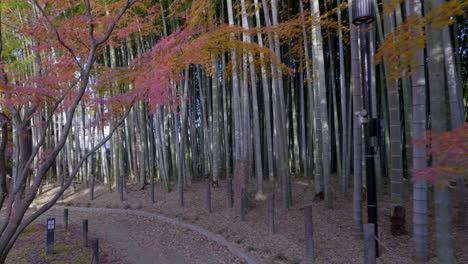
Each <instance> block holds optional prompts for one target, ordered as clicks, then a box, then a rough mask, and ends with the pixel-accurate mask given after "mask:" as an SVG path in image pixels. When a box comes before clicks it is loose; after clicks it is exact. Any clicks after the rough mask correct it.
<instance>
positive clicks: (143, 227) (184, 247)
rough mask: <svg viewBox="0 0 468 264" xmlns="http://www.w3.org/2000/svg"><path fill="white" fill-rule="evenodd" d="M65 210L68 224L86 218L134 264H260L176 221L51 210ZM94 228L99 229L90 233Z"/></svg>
mask: <svg viewBox="0 0 468 264" xmlns="http://www.w3.org/2000/svg"><path fill="white" fill-rule="evenodd" d="M65 208H68V209H69V214H70V216H69V218H70V221H72V222H76V221H77V220H78V219H85V218H88V219H89V222H90V224H89V225H90V227H89V228H90V232H93V231H94V232H97V233H98V234H99V235H104V236H105V237H104V240H109V241H108V242H110V243H111V246H113V247H114V248H115V250H118V251H120V253H123V254H124V255H126V256H127V258H128V259H129V260H130V261H132V262H135V263H136V264H146V263H148V264H192V263H206V264H207V263H213V264H218V263H248V264H261V263H260V262H259V261H258V260H256V259H255V258H253V257H252V256H251V255H249V254H248V253H246V252H244V251H243V250H241V249H239V248H238V247H237V246H236V245H234V244H233V243H231V242H229V241H227V240H226V239H224V238H223V237H221V236H219V235H216V234H214V233H212V232H210V231H208V230H206V229H203V228H201V227H199V226H196V225H192V224H188V223H184V222H182V221H180V220H177V219H172V218H169V217H166V216H162V215H159V214H155V213H149V212H145V211H139V210H123V209H112V208H83V207H68V206H54V207H53V209H52V210H63V209H65ZM47 214H48V213H46V214H45V215H47ZM119 215H126V216H127V217H124V218H122V217H119ZM148 220H157V221H159V223H157V222H156V223H155V221H148ZM96 227H98V229H100V230H93V228H96ZM174 227H178V228H174ZM135 230H136V231H135ZM100 231H101V232H100ZM200 235H202V236H200ZM213 242H215V243H213ZM100 244H101V243H100ZM161 252H163V253H161ZM230 255H231V256H230ZM234 256H235V257H234Z"/></svg>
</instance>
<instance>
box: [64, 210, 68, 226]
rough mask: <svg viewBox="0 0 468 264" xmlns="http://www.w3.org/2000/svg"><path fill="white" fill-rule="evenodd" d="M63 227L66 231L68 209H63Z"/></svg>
mask: <svg viewBox="0 0 468 264" xmlns="http://www.w3.org/2000/svg"><path fill="white" fill-rule="evenodd" d="M63 227H64V228H65V231H68V209H63Z"/></svg>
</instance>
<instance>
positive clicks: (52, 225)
mask: <svg viewBox="0 0 468 264" xmlns="http://www.w3.org/2000/svg"><path fill="white" fill-rule="evenodd" d="M47 230H55V218H49V219H47Z"/></svg>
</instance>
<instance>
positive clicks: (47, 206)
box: [8, 101, 134, 247]
mask: <svg viewBox="0 0 468 264" xmlns="http://www.w3.org/2000/svg"><path fill="white" fill-rule="evenodd" d="M133 105H134V101H132V103H131V105H130V107H129V108H128V109H127V111H125V114H124V115H123V116H122V117H121V118H120V120H119V121H118V122H117V123H116V124H115V125H114V126H113V127H112V128H111V130H110V131H109V134H108V135H107V136H106V137H105V138H103V139H102V140H101V141H100V142H99V143H98V144H97V145H95V146H94V147H93V148H92V149H91V150H90V151H88V152H87V153H86V154H85V155H84V156H83V157H82V158H81V159H80V161H79V162H78V163H77V165H76V166H75V168H74V169H73V171H72V173H71V174H70V175H69V176H68V178H67V181H66V183H65V184H64V185H63V186H62V187H61V188H60V190H59V191H58V192H57V193H56V194H55V195H54V197H53V198H52V200H50V201H49V202H48V203H46V204H44V205H43V206H41V207H40V208H39V209H38V210H37V211H36V212H34V213H33V214H31V215H30V216H28V217H27V218H26V219H24V220H23V221H21V223H20V225H19V226H18V229H17V230H16V231H15V234H14V235H13V238H12V239H10V242H9V243H8V247H10V246H13V243H14V241H16V239H17V238H18V236H19V234H21V232H22V231H23V230H24V228H26V227H27V226H28V225H29V224H30V223H32V222H33V221H34V220H35V219H36V218H38V217H39V216H40V215H42V214H43V213H45V212H46V211H47V210H49V209H50V208H51V207H52V206H53V205H54V204H55V203H56V202H57V201H58V199H59V198H60V196H62V194H63V193H64V192H65V191H66V190H67V189H68V188H69V187H70V185H71V183H72V182H73V179H74V178H75V176H76V174H77V173H78V172H79V170H80V168H81V166H82V165H83V163H84V161H85V160H86V159H87V158H88V157H89V156H91V155H92V154H93V153H94V152H96V150H98V149H99V148H101V147H102V146H103V145H104V144H105V143H106V142H107V141H109V139H110V138H111V137H112V135H113V134H114V132H115V131H116V130H117V129H118V128H119V127H120V126H121V125H122V124H123V122H124V121H125V119H126V118H127V116H128V114H129V113H130V110H131V109H132V107H133ZM36 177H37V176H36ZM33 186H34V187H33V188H32V191H31V192H30V193H29V194H28V197H27V199H26V201H27V202H29V204H30V203H31V202H32V200H34V198H35V197H36V193H37V189H38V188H36V187H38V185H36V179H35V184H33Z"/></svg>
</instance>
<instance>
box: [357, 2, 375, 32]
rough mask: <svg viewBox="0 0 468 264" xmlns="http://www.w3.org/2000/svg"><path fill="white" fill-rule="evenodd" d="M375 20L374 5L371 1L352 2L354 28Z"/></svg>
mask: <svg viewBox="0 0 468 264" xmlns="http://www.w3.org/2000/svg"><path fill="white" fill-rule="evenodd" d="M374 20H375V10H374V3H373V1H372V0H354V1H353V24H354V25H356V26H359V25H362V24H370V23H372V22H374Z"/></svg>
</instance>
